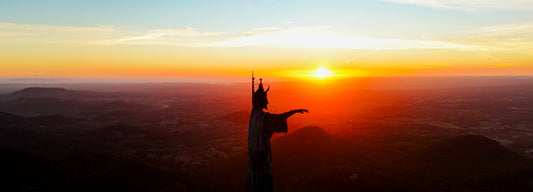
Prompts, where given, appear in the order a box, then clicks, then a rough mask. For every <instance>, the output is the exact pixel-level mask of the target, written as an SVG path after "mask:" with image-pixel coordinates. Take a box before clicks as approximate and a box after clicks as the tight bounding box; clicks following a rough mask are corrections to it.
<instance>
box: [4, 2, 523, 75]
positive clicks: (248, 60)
mask: <svg viewBox="0 0 533 192" xmlns="http://www.w3.org/2000/svg"><path fill="white" fill-rule="evenodd" d="M104 2H105V1H102V2H97V1H96V2H92V3H83V2H78V1H73V2H69V3H65V2H60V1H58V2H55V3H54V0H52V1H50V2H48V3H34V4H27V3H25V2H18V1H17V2H12V3H0V18H2V19H0V66H1V68H2V70H0V78H27V77H30V78H63V77H68V78H76V77H79V78H190V77H194V78H213V77H214V78H216V77H247V76H248V75H249V73H250V71H252V70H255V71H257V72H258V73H259V74H261V76H263V77H270V78H278V79H281V80H283V79H292V78H309V74H310V73H311V72H312V71H314V70H316V69H317V68H319V67H321V66H323V67H326V68H328V69H329V70H331V71H332V73H333V74H334V75H335V76H336V77H353V76H389V75H532V74H533V46H532V45H533V20H532V19H531V18H533V11H532V10H533V4H531V3H529V2H524V1H518V0H517V1H514V0H511V1H499V0H498V1H491V2H490V3H483V2H477V1H476V2H477V3H471V2H463V1H453V0H450V1H431V2H430V3H428V2H425V1H420V2H419V1H404V0H375V1H365V2H362V1H361V2H360V1H354V2H342V3H341V2H339V3H327V2H316V3H305V4H302V3H301V2H277V1H264V2H263V1H251V2H248V3H247V4H241V3H239V2H228V3H226V4H223V5H221V4H216V3H212V4H205V3H198V2H195V1H190V2H189V1H179V2H176V1H162V2H160V3H159V4H150V3H146V2H143V1H132V2H130V3H129V4H128V5H124V4H123V3H120V2H111V3H109V2H105V3H104ZM104 5H105V6H104ZM303 5H305V8H306V9H302V8H301V6H303ZM80 7H83V10H78V9H79V8H80ZM113 7H115V8H116V9H115V8H113ZM140 8H142V9H140ZM215 8H216V9H215ZM139 10H142V11H139ZM266 15H268V16H266ZM498 15H500V16H501V15H505V17H499V16H498Z"/></svg>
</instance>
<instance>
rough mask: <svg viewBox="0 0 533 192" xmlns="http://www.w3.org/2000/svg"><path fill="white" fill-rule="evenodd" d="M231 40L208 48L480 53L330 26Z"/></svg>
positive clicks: (444, 43) (259, 34) (453, 45)
mask: <svg viewBox="0 0 533 192" xmlns="http://www.w3.org/2000/svg"><path fill="white" fill-rule="evenodd" d="M244 34H245V35H238V36H236V37H234V38H232V39H228V40H224V41H220V42H213V43H211V44H209V45H207V46H215V47H245V46H282V47H311V48H346V49H373V50H379V49H432V48H434V49H459V50H479V49H482V48H480V47H477V46H472V45H461V44H454V43H448V42H441V41H428V40H410V39H394V38H372V37H363V36H356V35H344V34H342V33H339V32H335V31H334V30H333V29H332V28H331V27H329V26H317V27H291V28H285V29H277V30H271V32H270V33H252V35H250V33H244Z"/></svg>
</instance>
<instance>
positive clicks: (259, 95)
mask: <svg viewBox="0 0 533 192" xmlns="http://www.w3.org/2000/svg"><path fill="white" fill-rule="evenodd" d="M268 90H270V87H269V88H268V89H267V90H266V91H265V89H264V88H263V79H259V88H257V91H255V92H254V93H253V96H252V105H253V107H254V108H259V109H267V105H268V99H267V92H268Z"/></svg>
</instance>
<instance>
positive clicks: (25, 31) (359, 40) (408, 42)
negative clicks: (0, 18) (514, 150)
mask: <svg viewBox="0 0 533 192" xmlns="http://www.w3.org/2000/svg"><path fill="white" fill-rule="evenodd" d="M0 42H10V43H74V44H107V45H115V44H121V45H128V44H132V45H172V46H183V47H249V46H273V47H304V48H341V49H371V50H380V49H456V50H463V51H464V50H467V51H468V50H483V49H484V47H480V46H478V45H476V44H468V43H460V42H455V43H452V42H448V41H439V40H425V39H402V38H374V37H365V36H358V35H349V34H346V33H344V32H342V31H337V30H335V29H334V28H333V27H331V26H311V27H295V26H286V27H264V28H256V29H251V30H247V31H242V32H205V31H199V30H197V29H194V28H190V27H186V28H178V29H165V28H163V29H152V30H148V31H146V32H145V33H142V32H141V33H132V32H129V31H123V30H119V29H117V28H115V27H112V26H96V27H74V26H53V25H28V24H14V23H0Z"/></svg>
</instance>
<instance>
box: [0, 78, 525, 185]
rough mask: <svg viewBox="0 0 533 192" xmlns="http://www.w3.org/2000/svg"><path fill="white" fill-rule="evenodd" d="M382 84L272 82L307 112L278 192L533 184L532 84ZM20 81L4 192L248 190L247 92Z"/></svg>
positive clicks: (285, 147)
mask: <svg viewBox="0 0 533 192" xmlns="http://www.w3.org/2000/svg"><path fill="white" fill-rule="evenodd" d="M381 81H385V80H380V81H373V82H370V81H365V82H349V83H346V84H349V85H358V86H351V87H350V88H346V87H347V86H344V84H341V86H340V88H336V87H331V86H330V87H329V88H328V89H329V90H328V91H320V90H319V91H315V92H316V93H315V95H309V94H307V92H305V90H304V89H307V88H306V87H303V88H295V87H293V84H291V83H279V84H273V85H272V86H273V87H275V88H273V89H272V90H271V91H272V92H271V93H270V94H271V96H272V99H271V104H272V106H269V108H272V110H280V111H283V110H286V109H288V108H290V107H292V106H293V105H296V106H307V108H308V109H309V110H310V113H309V116H306V117H295V118H294V119H291V120H289V124H290V125H289V133H287V134H277V135H275V136H274V137H273V141H272V160H273V171H274V186H275V191H532V190H533V160H532V155H533V118H531V117H533V108H532V105H533V82H530V81H526V80H522V81H519V83H514V84H513V83H512V81H511V80H509V79H504V80H498V79H496V80H492V79H481V80H479V81H475V82H488V83H478V84H476V85H475V86H470V85H468V86H470V87H464V86H451V85H453V84H450V83H449V81H440V80H439V81H434V82H433V83H430V84H429V85H427V86H429V87H431V86H435V87H436V88H435V89H432V88H428V87H423V88H415V87H413V83H412V82H411V81H409V79H407V80H403V81H399V84H402V85H407V86H403V87H390V85H388V84H387V83H383V82H381ZM457 81H458V82H466V81H467V79H461V78H459V80H457ZM439 82H440V84H439ZM528 82H529V83H528ZM424 83H426V82H424ZM378 85H384V86H378ZM439 85H442V86H439ZM20 86H21V87H20V89H18V90H15V91H12V92H10V93H7V94H4V95H0V154H1V157H0V159H1V160H0V161H1V163H0V166H1V167H0V170H2V178H4V179H2V183H1V185H0V191H244V190H245V189H246V179H247V178H246V176H247V155H246V153H247V151H246V144H247V132H248V130H247V129H248V118H249V115H250V114H249V110H250V109H249V108H250V105H251V104H250V98H249V95H248V94H246V93H248V92H249V87H247V86H248V85H240V84H235V85H202V84H153V85H150V84H147V85H68V84H65V85H58V86H55V87H35V86H31V85H28V86H27V87H29V88H26V86H25V85H20ZM62 86H63V87H62ZM98 86H100V87H98ZM298 86H306V85H305V84H298ZM312 86H313V87H315V88H317V89H319V88H320V87H318V86H320V85H312ZM424 86H426V85H424ZM7 87H9V88H10V89H12V88H13V87H15V86H14V85H9V86H7ZM64 87H68V88H64ZM110 87H115V88H113V89H110ZM369 87H375V88H376V89H370V88H369ZM0 88H1V87H0ZM79 88H82V89H79ZM299 89H301V90H299ZM106 90H107V91H106ZM110 90H113V91H110ZM291 91H292V92H291ZM341 92H342V93H343V94H341ZM280 95H285V96H286V98H284V100H282V99H281V98H280V97H281V96H280ZM302 95H306V97H301V96H302ZM269 96H270V95H269ZM306 103H307V104H308V105H305V104H306ZM273 112H276V111H273Z"/></svg>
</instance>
